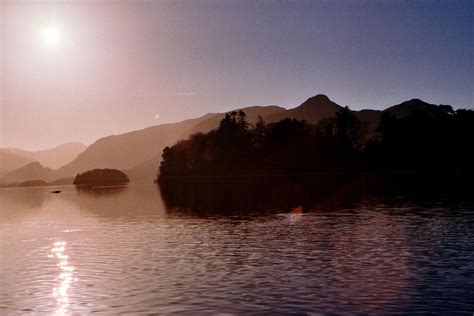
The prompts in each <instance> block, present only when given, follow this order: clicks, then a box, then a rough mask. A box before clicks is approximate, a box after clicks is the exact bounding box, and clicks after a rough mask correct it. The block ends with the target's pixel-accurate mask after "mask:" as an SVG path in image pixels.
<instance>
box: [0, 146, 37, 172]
mask: <svg viewBox="0 0 474 316" xmlns="http://www.w3.org/2000/svg"><path fill="white" fill-rule="evenodd" d="M33 161H34V159H32V158H29V157H25V156H22V155H18V154H15V153H12V152H11V151H9V150H8V149H0V176H2V175H3V174H5V173H7V172H9V171H12V170H15V169H17V168H20V167H23V166H25V165H27V164H28V163H30V162H33Z"/></svg>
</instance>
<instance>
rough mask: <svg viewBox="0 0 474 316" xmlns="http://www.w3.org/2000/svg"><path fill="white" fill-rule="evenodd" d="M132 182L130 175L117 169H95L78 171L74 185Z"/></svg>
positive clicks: (107, 184)
mask: <svg viewBox="0 0 474 316" xmlns="http://www.w3.org/2000/svg"><path fill="white" fill-rule="evenodd" d="M128 182H130V179H129V178H128V176H127V175H126V174H125V173H123V172H122V171H120V170H117V169H94V170H89V171H86V172H84V173H78V174H77V176H76V178H75V179H74V182H73V184H74V185H82V186H113V185H123V184H126V183H128Z"/></svg>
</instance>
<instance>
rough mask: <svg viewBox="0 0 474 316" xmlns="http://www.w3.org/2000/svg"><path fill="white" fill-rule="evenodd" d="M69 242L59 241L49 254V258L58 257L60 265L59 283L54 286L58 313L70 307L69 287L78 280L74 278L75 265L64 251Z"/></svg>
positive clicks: (63, 312)
mask: <svg viewBox="0 0 474 316" xmlns="http://www.w3.org/2000/svg"><path fill="white" fill-rule="evenodd" d="M66 245H67V243H66V242H65V241H57V242H55V243H54V244H53V247H52V248H51V253H52V254H50V255H48V257H49V258H57V259H58V261H59V262H58V263H57V266H58V267H59V270H60V272H59V275H58V277H57V280H58V285H57V287H54V288H53V297H54V298H55V300H56V304H57V305H58V308H57V310H56V314H57V315H65V314H66V312H67V308H68V307H69V293H68V291H69V288H70V287H71V283H72V282H73V281H76V279H74V278H73V271H74V267H73V266H71V265H69V261H68V259H69V256H68V255H66V254H65V253H64V252H65V251H66Z"/></svg>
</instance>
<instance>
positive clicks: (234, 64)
mask: <svg viewBox="0 0 474 316" xmlns="http://www.w3.org/2000/svg"><path fill="white" fill-rule="evenodd" d="M472 21H474V1H388V0H387V1H363V0H360V1H349V0H347V1H276V0H275V1H271V0H268V1H264V0H261V1H224V0H222V1H200V0H197V1H178V2H173V1H148V2H145V1H123V3H120V2H119V1H83V2H80V1H69V2H65V1H63V2H58V3H55V2H52V1H48V2H41V1H28V2H22V1H15V2H13V1H12V2H1V1H0V31H1V32H0V35H1V49H0V75H1V78H0V79H1V82H0V93H1V95H0V102H1V108H0V115H1V118H0V130H1V134H0V141H1V143H0V146H1V147H5V146H15V147H22V148H27V149H40V148H46V147H52V146H55V145H59V144H61V143H64V142H70V141H81V142H84V143H86V144H88V143H91V142H93V141H95V140H96V139H97V138H99V137H102V136H106V135H110V134H118V133H122V132H125V131H130V130H134V129H140V128H144V127H147V126H150V125H155V124H159V123H164V122H172V121H179V120H182V119H185V118H190V117H195V116H199V115H202V114H205V113H207V112H223V111H226V110H229V109H232V108H236V107H243V106H249V105H269V104H277V105H282V106H285V107H294V106H297V105H299V104H300V103H302V102H303V101H304V100H305V99H307V98H308V97H310V96H312V95H315V94H318V93H324V94H327V95H328V96H329V97H330V98H331V99H332V100H334V101H335V102H337V103H339V104H341V105H349V106H350V107H351V108H352V109H362V108H375V109H382V108H385V107H388V106H391V105H394V104H397V103H400V102H402V101H404V100H407V99H411V98H415V97H416V98H421V99H423V100H425V101H428V102H432V103H436V104H439V103H443V104H452V105H453V106H454V107H455V108H459V107H472V105H474V96H473V91H474V23H473V22H472ZM157 116H158V118H157Z"/></svg>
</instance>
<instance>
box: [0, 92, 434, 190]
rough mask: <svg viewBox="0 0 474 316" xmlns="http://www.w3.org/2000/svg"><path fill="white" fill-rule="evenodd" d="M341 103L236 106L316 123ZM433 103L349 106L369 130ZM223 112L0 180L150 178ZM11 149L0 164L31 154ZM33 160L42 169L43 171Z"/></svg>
mask: <svg viewBox="0 0 474 316" xmlns="http://www.w3.org/2000/svg"><path fill="white" fill-rule="evenodd" d="M341 108H342V107H341V106H340V105H338V104H337V103H335V102H333V101H331V100H330V99H329V98H328V97H327V96H325V95H322V94H318V95H316V96H314V97H311V98H309V99H307V100H306V101H305V102H303V103H302V104H301V105H300V106H298V107H295V108H292V109H288V110H287V109H285V108H282V107H279V106H252V107H246V108H242V110H243V111H244V112H245V113H246V119H247V121H248V122H249V123H255V122H257V120H258V117H259V116H261V117H262V118H263V119H264V121H265V122H267V123H270V122H277V121H280V120H282V119H285V118H294V119H297V120H306V121H308V122H309V123H312V124H316V123H317V122H319V121H320V120H322V119H325V118H329V117H332V116H334V114H335V113H336V112H337V111H338V110H339V109H341ZM436 108H437V106H436V105H433V104H429V103H426V102H423V101H421V100H418V99H412V100H409V101H405V102H402V103H400V104H397V105H394V106H392V107H389V108H387V109H385V110H384V111H380V110H361V111H354V114H355V115H356V116H357V117H358V118H359V119H360V120H362V121H366V122H369V127H370V128H371V129H372V130H374V129H375V128H376V127H377V125H378V122H379V120H380V117H381V115H382V113H383V112H391V113H393V114H394V115H395V116H397V117H403V116H407V115H408V114H409V113H410V112H411V111H415V110H419V111H432V110H433V109H436ZM224 115H225V113H209V114H206V115H204V116H202V117H199V118H195V119H189V120H185V121H182V122H177V123H170V124H163V125H157V126H152V127H148V128H145V129H142V130H137V131H132V132H128V133H124V134H120V135H111V136H107V137H103V138H100V139H99V140H97V141H96V142H95V143H93V144H92V145H90V146H89V147H88V148H86V149H85V150H84V151H83V152H81V153H80V154H78V155H77V157H76V158H75V159H73V160H72V161H71V162H69V163H67V164H66V165H64V166H62V167H60V168H59V169H58V170H56V171H53V170H51V169H48V168H43V167H42V166H41V165H42V164H34V165H33V166H34V168H33V167H32V166H29V167H28V168H26V169H23V168H20V170H15V172H13V173H11V174H8V176H7V174H5V177H4V178H2V179H0V180H2V181H4V182H5V181H6V180H8V179H10V180H12V181H15V182H18V181H23V180H44V181H51V180H55V179H59V178H65V177H74V176H76V174H77V173H81V172H84V171H86V170H92V169H103V168H114V169H119V170H124V171H126V173H127V175H128V176H129V177H130V179H131V181H132V182H150V181H152V179H154V178H155V177H156V171H157V169H158V166H159V164H160V161H161V155H162V152H163V149H164V148H165V147H166V146H172V145H173V144H175V143H176V142H177V141H178V140H180V139H185V138H188V137H189V136H190V135H191V134H194V133H197V132H201V133H206V132H209V131H210V130H212V129H215V128H217V127H218V125H219V122H220V120H221V119H222V118H223V117H224ZM83 146H84V145H82V144H75V145H74V144H65V145H63V146H59V147H57V148H55V149H51V150H46V151H41V152H36V153H35V155H30V156H32V157H35V158H37V159H39V160H42V161H44V160H43V159H46V158H45V157H47V156H48V155H47V154H50V153H52V152H53V151H54V150H55V152H62V153H66V152H69V153H70V155H69V158H70V157H71V156H72V155H73V153H72V151H68V150H66V149H67V148H70V149H71V148H75V150H76V152H78V151H79V150H80V149H81V148H83ZM16 153H18V154H22V155H26V154H27V153H28V152H26V151H21V150H14V153H13V152H8V151H7V152H6V151H5V150H2V151H0V158H1V157H4V158H2V159H4V161H5V162H6V163H5V164H3V163H2V167H4V165H5V166H7V167H8V168H12V166H17V167H22V166H24V165H25V164H27V163H29V162H31V161H32V160H31V159H32V158H25V157H24V156H19V155H18V154H16ZM65 156H66V155H63V156H62V158H61V159H65V158H64V157H65ZM59 160H60V158H58V160H57V161H56V164H59V162H58V161H59ZM49 161H50V163H52V164H54V162H53V160H52V158H49ZM63 161H64V160H63ZM39 166H41V168H42V169H46V171H45V170H42V169H41V168H40V167H39ZM41 170H42V171H41ZM9 171H11V169H9ZM4 173H5V172H4ZM28 173H29V174H31V175H35V176H36V177H37V178H31V177H30V178H26V175H27V174H28ZM39 176H42V177H39Z"/></svg>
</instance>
